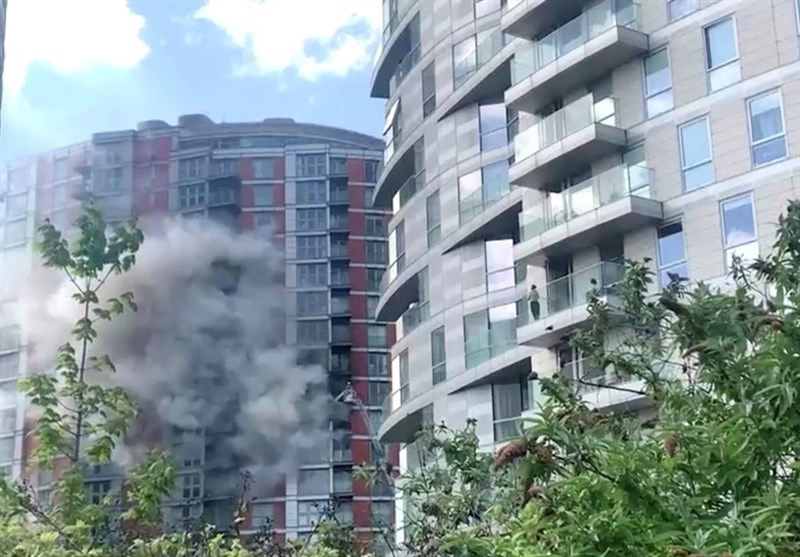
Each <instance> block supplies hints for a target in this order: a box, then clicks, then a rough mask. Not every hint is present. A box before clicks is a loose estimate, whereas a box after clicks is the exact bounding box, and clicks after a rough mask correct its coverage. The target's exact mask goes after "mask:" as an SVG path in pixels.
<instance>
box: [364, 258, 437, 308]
mask: <svg viewBox="0 0 800 557" xmlns="http://www.w3.org/2000/svg"><path fill="white" fill-rule="evenodd" d="M424 260H425V258H417V260H416V261H414V262H413V263H412V264H411V265H410V266H409V268H407V267H406V259H405V254H402V255H400V256H399V257H398V258H397V259H396V260H395V261H394V262H393V263H392V264H391V265H389V267H388V268H387V269H386V272H385V273H384V274H383V278H382V279H381V297H380V299H379V300H378V307H377V309H376V316H375V318H376V319H377V320H378V321H397V320H398V319H400V317H401V316H402V315H403V313H404V312H405V311H406V310H408V307H409V306H410V305H411V304H412V303H413V302H416V301H417V298H418V296H419V278H418V276H417V273H418V272H419V271H421V270H422V268H423V267H424V265H425V264H424ZM410 267H413V269H412V268H410Z"/></svg>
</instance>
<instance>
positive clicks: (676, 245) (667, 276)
mask: <svg viewBox="0 0 800 557" xmlns="http://www.w3.org/2000/svg"><path fill="white" fill-rule="evenodd" d="M658 271H659V272H658V275H659V279H660V280H661V286H667V285H668V284H670V283H671V282H672V279H673V277H675V278H676V279H688V277H689V271H688V268H687V266H686V247H685V243H684V239H683V223H681V221H676V222H672V223H669V224H667V225H665V226H662V227H661V228H659V229H658Z"/></svg>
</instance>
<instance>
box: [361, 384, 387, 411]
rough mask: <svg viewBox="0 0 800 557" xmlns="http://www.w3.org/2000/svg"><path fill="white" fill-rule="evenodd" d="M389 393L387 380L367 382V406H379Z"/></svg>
mask: <svg viewBox="0 0 800 557" xmlns="http://www.w3.org/2000/svg"><path fill="white" fill-rule="evenodd" d="M390 393H391V385H390V384H389V382H388V381H369V382H367V406H372V407H374V408H380V407H381V406H382V405H383V402H384V401H385V400H386V398H387V397H388V396H389V394H390Z"/></svg>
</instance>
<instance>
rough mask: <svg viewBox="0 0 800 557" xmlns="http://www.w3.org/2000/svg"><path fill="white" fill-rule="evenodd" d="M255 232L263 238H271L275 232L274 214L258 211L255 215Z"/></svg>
mask: <svg viewBox="0 0 800 557" xmlns="http://www.w3.org/2000/svg"><path fill="white" fill-rule="evenodd" d="M253 230H254V231H255V233H256V234H257V235H260V236H261V237H269V236H271V235H272V231H273V221H272V213H270V212H269V211H257V212H255V213H253Z"/></svg>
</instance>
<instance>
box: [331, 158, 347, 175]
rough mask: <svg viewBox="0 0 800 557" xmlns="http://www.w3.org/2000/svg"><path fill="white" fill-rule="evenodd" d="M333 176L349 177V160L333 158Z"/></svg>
mask: <svg viewBox="0 0 800 557" xmlns="http://www.w3.org/2000/svg"><path fill="white" fill-rule="evenodd" d="M330 164H331V172H330V173H331V174H338V175H340V176H347V159H346V158H345V157H331V158H330Z"/></svg>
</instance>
